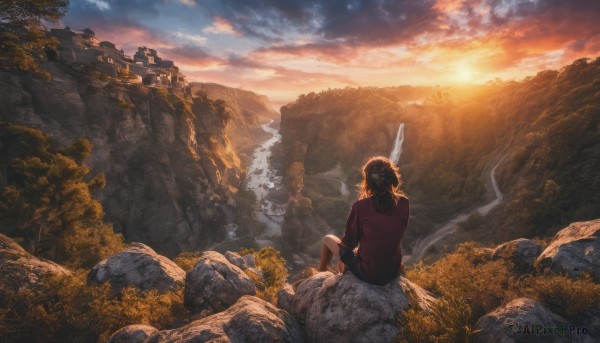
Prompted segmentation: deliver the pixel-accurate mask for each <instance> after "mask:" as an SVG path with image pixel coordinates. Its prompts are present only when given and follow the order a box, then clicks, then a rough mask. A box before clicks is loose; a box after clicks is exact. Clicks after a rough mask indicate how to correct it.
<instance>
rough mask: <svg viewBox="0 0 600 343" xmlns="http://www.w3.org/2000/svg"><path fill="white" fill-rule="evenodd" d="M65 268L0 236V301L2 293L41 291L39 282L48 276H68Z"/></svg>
mask: <svg viewBox="0 0 600 343" xmlns="http://www.w3.org/2000/svg"><path fill="white" fill-rule="evenodd" d="M70 274H71V272H70V271H69V270H67V269H66V268H64V267H62V266H60V265H58V264H56V263H54V262H51V261H47V260H44V259H40V258H37V257H35V256H33V255H31V254H30V253H28V252H27V251H25V249H23V248H22V247H21V246H20V245H19V244H17V242H15V241H14V240H12V239H10V238H9V237H6V236H5V235H3V234H0V275H1V277H0V300H1V298H2V293H3V292H4V291H12V292H20V291H24V290H33V291H39V292H41V291H43V288H44V287H43V286H42V285H41V284H40V281H41V280H42V279H43V278H44V277H46V276H49V275H70Z"/></svg>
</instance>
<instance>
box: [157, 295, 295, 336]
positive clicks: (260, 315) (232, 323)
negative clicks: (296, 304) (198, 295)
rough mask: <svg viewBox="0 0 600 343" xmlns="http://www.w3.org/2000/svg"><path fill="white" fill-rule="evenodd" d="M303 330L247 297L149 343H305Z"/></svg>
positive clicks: (270, 307) (282, 313) (280, 313)
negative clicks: (223, 309)
mask: <svg viewBox="0 0 600 343" xmlns="http://www.w3.org/2000/svg"><path fill="white" fill-rule="evenodd" d="M302 341H303V337H302V331H301V329H300V326H299V325H298V323H297V322H296V320H295V319H294V318H293V317H292V316H291V315H290V314H288V313H287V312H285V311H282V310H280V309H278V308H276V307H275V306H273V305H271V304H270V303H268V302H266V301H264V300H261V299H259V298H257V297H253V296H243V297H242V298H240V299H239V300H238V301H237V302H236V303H235V305H233V306H231V307H230V308H229V309H227V310H226V311H224V312H221V313H217V314H215V315H212V316H209V317H206V318H203V319H200V320H196V321H194V322H192V323H190V324H188V325H185V326H183V327H180V328H178V329H174V330H167V331H161V332H159V333H157V334H155V335H154V336H152V337H150V339H148V340H147V341H146V342H147V343H159V342H160V343H162V342H165V343H166V342H169V343H184V342H290V343H293V342H302Z"/></svg>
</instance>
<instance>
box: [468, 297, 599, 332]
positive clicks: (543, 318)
mask: <svg viewBox="0 0 600 343" xmlns="http://www.w3.org/2000/svg"><path fill="white" fill-rule="evenodd" d="M538 325H541V326H542V327H545V328H558V329H559V330H560V328H565V330H567V332H568V326H569V323H568V322H567V321H566V320H565V319H564V318H562V317H560V316H559V315H557V314H554V313H552V312H550V310H548V309H547V308H546V307H545V306H544V305H542V304H541V303H539V302H538V301H535V300H533V299H530V298H518V299H515V300H513V301H511V302H509V303H508V304H506V305H504V306H501V307H499V308H497V309H496V310H494V311H493V312H491V313H488V314H486V315H485V316H483V317H481V318H479V320H478V321H477V323H476V324H475V330H479V332H478V333H477V334H476V337H475V342H481V343H487V342H507V343H509V342H594V340H593V338H592V337H590V336H586V335H579V336H572V335H567V334H565V333H564V332H563V331H561V332H562V334H550V332H548V331H547V332H546V334H533V332H534V330H536V327H537V326H538ZM538 330H539V329H538ZM538 332H539V331H538ZM542 333H543V331H542Z"/></svg>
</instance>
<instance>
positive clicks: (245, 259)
mask: <svg viewBox="0 0 600 343" xmlns="http://www.w3.org/2000/svg"><path fill="white" fill-rule="evenodd" d="M225 258H226V259H227V261H229V262H231V263H232V264H233V265H234V266H236V267H238V268H240V269H241V270H244V271H245V270H249V271H251V272H252V273H254V274H256V275H257V276H258V278H259V279H261V280H263V281H264V273H263V271H262V270H260V269H259V268H258V267H257V266H256V259H255V258H254V255H252V254H247V255H244V256H240V255H239V254H237V253H235V252H231V251H226V252H225Z"/></svg>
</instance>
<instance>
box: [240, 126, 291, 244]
mask: <svg viewBox="0 0 600 343" xmlns="http://www.w3.org/2000/svg"><path fill="white" fill-rule="evenodd" d="M273 123H274V121H273V120H271V121H270V122H269V123H267V124H263V125H261V128H262V129H263V131H265V132H266V133H268V134H271V138H269V139H267V140H266V141H264V142H263V143H262V144H261V145H260V146H259V147H258V148H256V149H255V150H254V153H253V154H252V163H251V164H250V167H249V168H248V184H247V187H248V189H250V190H252V191H253V192H254V194H256V201H257V203H258V208H257V210H256V213H255V215H256V219H257V220H259V221H260V222H261V223H264V224H265V231H264V232H263V234H262V235H260V236H259V237H258V238H259V239H269V238H273V237H277V236H281V224H282V223H283V219H284V215H285V207H284V206H283V205H279V204H275V203H273V202H272V201H270V200H269V197H268V195H269V193H270V192H271V191H277V190H280V189H281V188H282V187H283V185H282V182H283V179H282V177H281V176H277V175H276V173H275V171H274V170H272V169H271V167H270V165H269V157H270V156H271V149H272V148H273V146H275V144H277V143H279V142H281V135H280V134H279V130H278V129H276V128H274V127H273Z"/></svg>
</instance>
